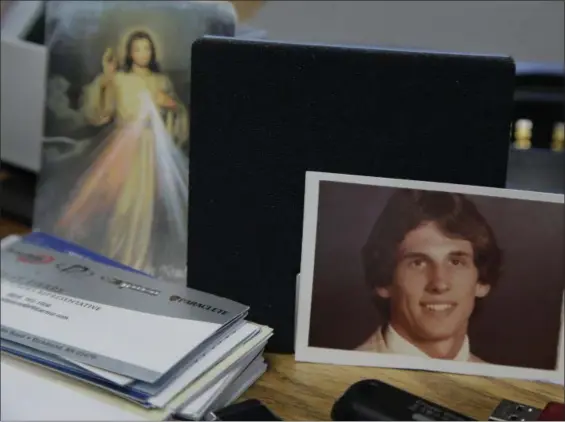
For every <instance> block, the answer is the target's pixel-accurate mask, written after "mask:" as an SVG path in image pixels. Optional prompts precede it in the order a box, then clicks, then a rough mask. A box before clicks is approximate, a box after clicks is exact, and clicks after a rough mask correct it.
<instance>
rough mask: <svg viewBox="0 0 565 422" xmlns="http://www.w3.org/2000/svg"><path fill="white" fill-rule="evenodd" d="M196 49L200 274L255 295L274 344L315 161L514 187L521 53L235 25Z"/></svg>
mask: <svg viewBox="0 0 565 422" xmlns="http://www.w3.org/2000/svg"><path fill="white" fill-rule="evenodd" d="M192 57H193V62H192V87H191V119H192V120H191V136H190V139H191V146H190V176H189V183H190V195H189V202H190V205H189V239H188V257H187V258H188V259H187V268H188V270H187V275H188V285H189V286H191V287H194V288H197V289H203V290H206V291H209V292H212V293H216V294H220V295H223V296H227V297H229V298H232V299H235V300H238V301H241V302H242V303H246V304H248V305H250V306H251V311H250V316H249V317H250V319H251V320H253V321H256V322H258V323H262V324H268V325H270V326H272V327H273V328H274V330H275V335H274V337H273V339H271V340H270V341H269V350H271V351H276V352H292V351H293V345H294V323H295V321H294V319H295V318H294V317H295V315H294V305H295V286H296V274H297V273H298V272H299V269H300V252H301V242H302V218H303V201H304V178H305V172H306V171H307V170H314V171H324V172H332V173H345V174H359V175H369V176H379V177H391V178H400V179H416V180H425V181H436V182H449V183H459V184H472V185H482V186H492V187H504V184H505V178H506V166H507V159H508V143H509V132H510V118H511V110H512V92H513V82H514V63H513V61H512V60H511V59H510V58H505V57H483V56H470V55H461V54H438V53H427V52H412V51H390V50H379V49H374V48H368V47H344V46H320V45H300V44H286V43H279V42H269V41H251V40H237V39H231V38H221V37H205V38H203V39H201V40H199V41H197V42H196V43H195V44H194V45H193V51H192ZM344 206H347V204H344ZM336 312H339V309H336Z"/></svg>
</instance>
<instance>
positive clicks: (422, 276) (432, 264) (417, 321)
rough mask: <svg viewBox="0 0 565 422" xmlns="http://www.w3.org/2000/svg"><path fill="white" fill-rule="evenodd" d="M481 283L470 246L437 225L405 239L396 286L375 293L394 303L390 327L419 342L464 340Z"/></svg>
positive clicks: (427, 225) (426, 226)
mask: <svg viewBox="0 0 565 422" xmlns="http://www.w3.org/2000/svg"><path fill="white" fill-rule="evenodd" d="M489 290H490V286H489V285H487V284H481V283H480V280H479V271H478V269H477V267H476V266H475V262H474V252H473V246H472V244H471V242H469V241H467V240H463V239H458V238H450V237H448V236H446V235H445V234H443V233H442V231H441V230H440V229H439V227H438V226H437V225H436V223H433V222H429V223H424V224H421V225H420V226H419V227H417V228H416V229H414V230H412V231H410V232H408V233H407V234H406V236H405V237H404V239H403V241H402V243H401V245H400V247H399V250H398V255H397V262H396V270H395V272H394V277H393V280H392V283H391V284H390V285H389V286H387V287H378V288H377V289H376V293H377V294H378V295H379V296H381V297H383V298H388V299H390V323H391V324H392V325H393V327H394V328H395V330H396V331H398V332H399V334H401V335H402V336H403V337H405V338H407V339H408V340H410V339H412V340H413V341H415V342H435V341H443V340H448V339H450V338H456V337H460V336H464V335H465V334H466V333H467V327H468V322H469V317H470V316H471V313H472V312H473V308H474V306H475V299H476V298H478V297H484V296H486V295H487V294H488V292H489Z"/></svg>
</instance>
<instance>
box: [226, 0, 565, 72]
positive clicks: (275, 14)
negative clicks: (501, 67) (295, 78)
mask: <svg viewBox="0 0 565 422" xmlns="http://www.w3.org/2000/svg"><path fill="white" fill-rule="evenodd" d="M234 3H235V4H236V7H237V8H238V9H239V12H240V16H241V18H242V19H243V20H245V21H246V23H248V24H249V25H252V26H254V27H257V28H261V29H265V30H266V31H267V33H268V38H270V39H278V40H289V41H306V42H307V41H310V42H324V43H327V42H330V43H347V44H372V45H378V46H381V47H402V48H418V49H432V50H441V51H457V52H470V53H485V54H507V55H511V56H513V57H514V58H515V59H516V60H517V61H541V62H554V63H563V61H564V41H563V39H564V29H563V27H564V24H563V16H564V2H562V1H422V2H418V1H343V0H342V1H285V0H282V1H235V2H234Z"/></svg>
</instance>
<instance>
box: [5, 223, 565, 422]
mask: <svg viewBox="0 0 565 422" xmlns="http://www.w3.org/2000/svg"><path fill="white" fill-rule="evenodd" d="M27 231H29V230H28V228H27V227H25V226H23V225H21V224H18V223H15V222H13V221H9V220H6V219H0V238H2V237H5V236H7V235H9V234H16V233H17V234H21V233H26V232H27ZM266 358H267V360H268V363H269V370H268V372H267V373H266V374H265V375H264V376H263V377H262V378H261V379H260V380H259V381H258V382H257V383H256V384H255V385H254V386H252V387H251V388H250V389H249V390H248V391H247V392H246V393H245V396H244V397H245V398H256V399H259V400H261V401H263V402H264V403H265V404H266V405H267V406H268V407H269V408H270V409H271V410H272V411H273V412H275V413H276V414H277V415H279V416H280V417H281V418H283V419H284V420H329V419H330V410H331V407H332V405H333V403H334V402H335V400H337V398H338V397H339V396H340V395H341V394H342V393H343V392H344V391H345V390H346V389H347V387H349V386H350V385H351V384H353V383H355V382H357V381H359V380H361V379H367V378H374V379H379V380H381V381H384V382H387V383H389V384H392V385H395V386H397V387H399V388H402V389H405V390H406V391H409V392H411V393H413V394H416V395H418V396H421V397H423V398H425V399H427V400H430V401H433V402H436V403H438V404H441V405H443V406H446V407H448V408H451V409H453V410H455V411H457V412H459V413H463V414H465V415H468V416H470V417H472V418H476V419H478V420H487V418H488V417H489V415H490V413H491V412H492V410H493V409H494V408H495V406H496V405H497V404H498V402H499V401H500V400H501V399H508V400H513V401H517V402H521V403H525V404H529V405H531V406H536V407H543V406H545V404H546V403H547V402H548V401H558V402H563V401H564V400H565V393H564V390H563V387H562V386H558V385H551V384H543V383H538V382H531V381H517V380H507V379H494V378H485V377H474V376H465V375H452V374H441V373H434V372H423V371H406V370H397V369H380V368H365V367H354V366H338V365H324V364H312V363H298V362H295V361H294V358H293V356H289V355H276V354H267V355H266Z"/></svg>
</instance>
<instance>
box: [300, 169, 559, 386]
mask: <svg viewBox="0 0 565 422" xmlns="http://www.w3.org/2000/svg"><path fill="white" fill-rule="evenodd" d="M322 181H328V182H342V183H351V184H358V185H371V186H382V187H392V188H407V189H420V190H431V191H443V192H454V193H462V194H468V195H481V196H494V197H499V198H510V199H521V200H525V201H528V200H529V201H541V202H552V203H558V204H563V203H565V201H564V198H565V197H564V195H561V194H549V193H540V192H529V191H519V190H509V189H498V188H485V187H477V186H464V185H454V184H447V183H432V182H418V181H411V180H400V179H386V178H378V177H368V176H353V175H344V174H332V173H319V172H307V173H306V189H305V196H304V223H303V224H304V225H303V234H302V236H303V237H302V258H301V267H300V283H299V284H298V286H297V293H296V294H297V295H298V298H297V324H296V325H297V326H296V339H295V341H296V343H295V346H296V347H295V349H296V350H295V358H296V360H297V361H303V362H317V363H331V364H338V365H355V366H372V367H380V368H399V369H421V370H427V371H438V372H449V373H457V374H467V375H480V376H488V377H497V378H516V379H525V380H535V381H543V382H551V383H556V384H564V378H565V375H564V369H565V366H564V357H563V347H564V341H565V339H564V331H565V328H564V317H563V315H562V316H561V333H560V340H559V353H558V362H557V368H556V369H555V370H543V369H531V368H519V367H512V366H505V365H495V364H488V363H472V362H455V361H447V360H440V359H431V358H420V357H415V356H404V355H395V354H378V353H373V352H365V351H356V350H336V349H326V348H319V347H310V346H309V345H308V338H309V331H310V312H311V305H312V285H313V280H314V260H315V259H314V258H315V251H316V228H317V220H318V199H319V186H320V182H322ZM563 303H565V294H564V298H563ZM525 341H526V343H524V345H525V347H528V345H527V340H526V339H525Z"/></svg>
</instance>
